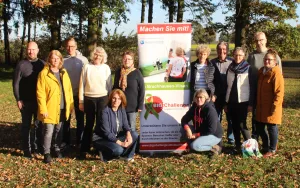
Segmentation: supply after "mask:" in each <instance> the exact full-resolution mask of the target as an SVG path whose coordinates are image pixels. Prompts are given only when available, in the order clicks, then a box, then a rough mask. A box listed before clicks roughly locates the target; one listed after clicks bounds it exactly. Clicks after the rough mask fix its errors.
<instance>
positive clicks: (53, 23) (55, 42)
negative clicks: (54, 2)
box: [48, 18, 60, 50]
mask: <svg viewBox="0 0 300 188" xmlns="http://www.w3.org/2000/svg"><path fill="white" fill-rule="evenodd" d="M57 22H58V20H56V19H54V18H51V20H49V23H48V27H49V29H50V33H51V45H50V46H51V49H50V50H58V49H59V48H60V36H59V34H60V28H59V24H58V23H57Z"/></svg>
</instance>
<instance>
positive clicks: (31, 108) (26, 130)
mask: <svg viewBox="0 0 300 188" xmlns="http://www.w3.org/2000/svg"><path fill="white" fill-rule="evenodd" d="M23 104H24V106H23V108H22V109H21V110H20V112H21V116H22V127H21V135H22V149H23V151H24V152H32V151H31V150H34V151H35V152H42V123H41V122H40V121H38V120H37V103H36V102H31V101H23ZM32 119H33V120H34V131H33V137H34V138H33V144H31V138H30V135H31V122H32ZM31 146H32V147H33V149H32V147H31Z"/></svg>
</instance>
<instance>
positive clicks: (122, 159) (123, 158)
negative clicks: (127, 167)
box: [119, 157, 134, 163]
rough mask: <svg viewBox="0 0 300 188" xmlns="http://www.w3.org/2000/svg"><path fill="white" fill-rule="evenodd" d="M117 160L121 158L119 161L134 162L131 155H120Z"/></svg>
mask: <svg viewBox="0 0 300 188" xmlns="http://www.w3.org/2000/svg"><path fill="white" fill-rule="evenodd" d="M119 160H121V161H126V162H128V163H132V162H134V158H133V157H132V158H128V157H120V158H119Z"/></svg>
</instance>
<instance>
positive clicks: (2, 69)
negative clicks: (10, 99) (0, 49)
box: [0, 65, 14, 82]
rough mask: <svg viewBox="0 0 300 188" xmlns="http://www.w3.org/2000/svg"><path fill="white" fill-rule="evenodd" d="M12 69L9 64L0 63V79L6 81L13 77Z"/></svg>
mask: <svg viewBox="0 0 300 188" xmlns="http://www.w3.org/2000/svg"><path fill="white" fill-rule="evenodd" d="M13 74H14V69H13V67H11V66H7V65H0V81H2V82H7V81H10V80H12V79H13Z"/></svg>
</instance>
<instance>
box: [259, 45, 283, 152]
mask: <svg viewBox="0 0 300 188" xmlns="http://www.w3.org/2000/svg"><path fill="white" fill-rule="evenodd" d="M276 57H277V52H276V51H275V50H273V49H269V50H268V51H267V53H266V55H265V57H264V67H262V68H261V69H260V70H259V71H258V87H257V105H256V120H257V123H258V124H257V126H256V128H257V131H258V134H259V135H260V136H261V138H262V141H263V150H264V151H265V152H266V153H265V154H264V157H270V156H272V155H274V154H275V152H276V149H277V142H278V127H277V125H278V124H281V118H282V102H283V95H284V80H283V76H282V74H281V70H280V68H279V67H278V66H277V60H276ZM266 126H267V129H268V134H267V132H266V129H265V127H266Z"/></svg>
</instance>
